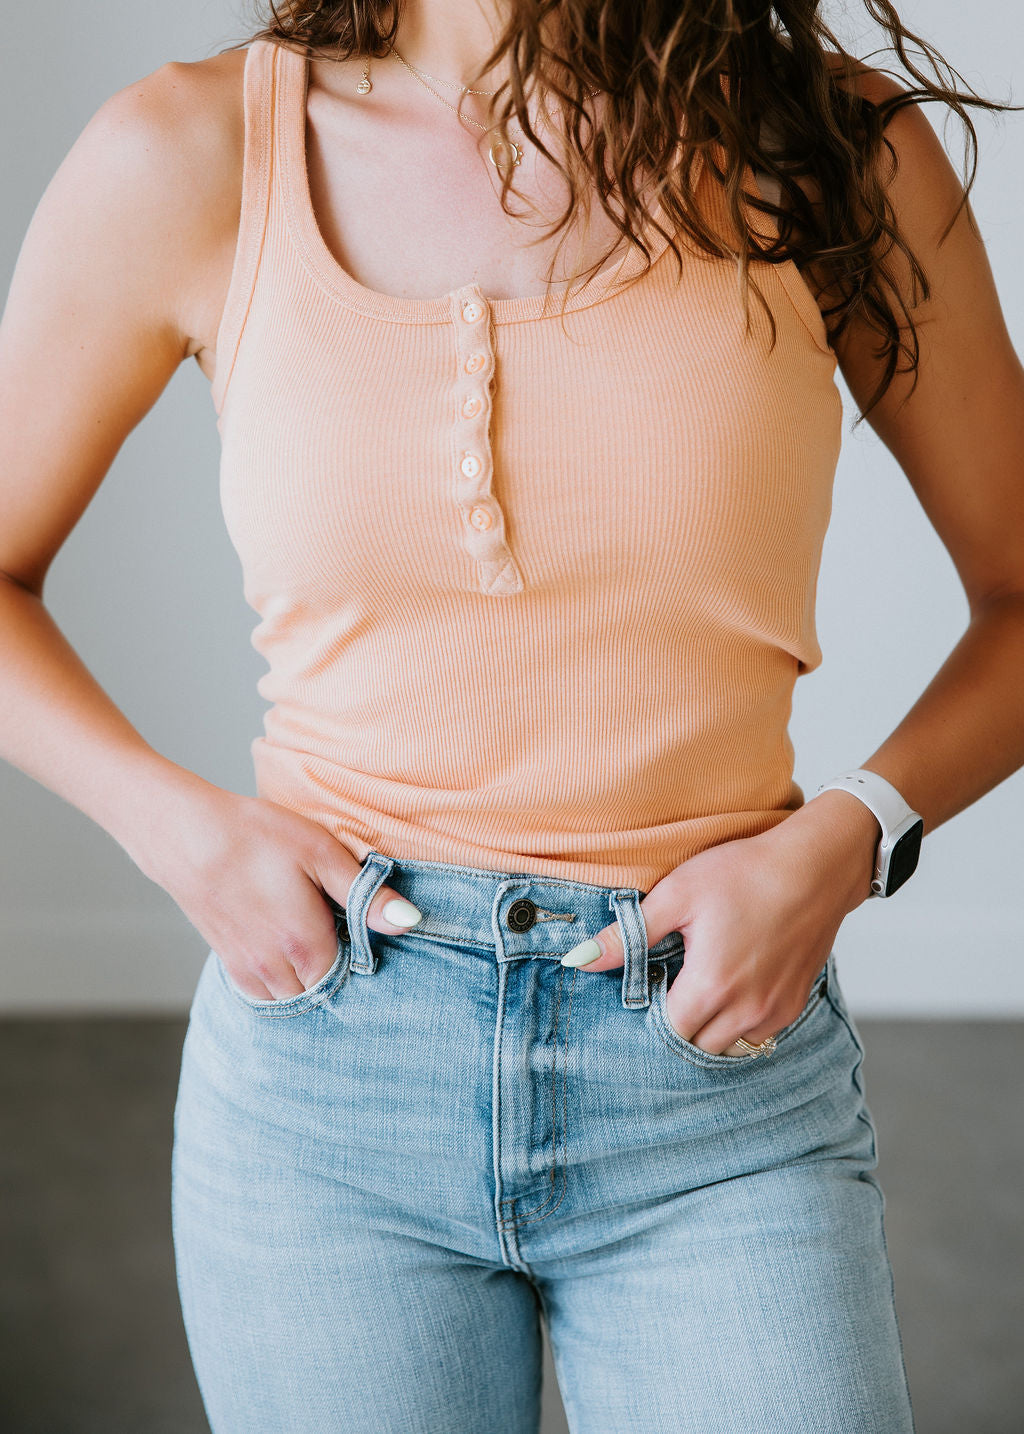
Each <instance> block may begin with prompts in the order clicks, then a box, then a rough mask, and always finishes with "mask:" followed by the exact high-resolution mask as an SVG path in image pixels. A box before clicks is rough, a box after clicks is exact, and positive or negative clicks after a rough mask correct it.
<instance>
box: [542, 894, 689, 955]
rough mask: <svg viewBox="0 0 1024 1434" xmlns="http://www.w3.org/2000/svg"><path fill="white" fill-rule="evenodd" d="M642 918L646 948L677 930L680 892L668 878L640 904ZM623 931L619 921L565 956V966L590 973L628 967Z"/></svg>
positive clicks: (581, 943) (604, 928)
mask: <svg viewBox="0 0 1024 1434" xmlns="http://www.w3.org/2000/svg"><path fill="white" fill-rule="evenodd" d="M639 909H640V917H641V920H642V921H643V923H644V928H645V930H646V932H647V949H648V950H650V948H651V947H652V946H656V945H657V943H658V942H659V941H660V940H661V939H662V937H663V936H667V935H668V933H669V932H670V931H678V930H679V926H680V921H679V912H680V910H681V902H680V897H679V889H678V886H677V885H674V884H673V883H672V882H671V881H670V880H669V878H668V877H665V878H663V879H662V880H661V881H659V882H657V883H655V885H654V886H652V887H651V889H650V891H649V892H648V893H647V895H646V896H645V897H644V898H643V900H642V901H641V902H640V908H639ZM625 960H626V953H625V950H624V948H623V945H622V932H621V929H620V927H619V923H618V922H617V921H613V922H611V924H610V925H608V926H604V927H602V928H601V930H600V931H598V932H596V933H595V934H594V935H593V936H591V937H590V938H589V939H588V940H586V941H581V942H580V943H579V945H578V946H574V947H573V948H572V950H571V951H567V952H566V954H565V955H564V956H563V957H562V965H563V966H581V967H583V968H585V969H586V970H587V971H611V970H613V969H614V968H615V967H616V966H622V965H624V964H625Z"/></svg>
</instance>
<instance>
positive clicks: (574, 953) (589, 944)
mask: <svg viewBox="0 0 1024 1434" xmlns="http://www.w3.org/2000/svg"><path fill="white" fill-rule="evenodd" d="M600 954H601V948H600V946H599V945H598V944H597V942H596V941H594V940H590V941H581V942H580V944H579V945H578V946H574V947H573V948H572V950H571V951H567V952H566V953H565V955H564V956H563V957H562V965H563V966H587V965H589V964H590V962H591V961H596V960H597V958H598V957H599V956H600Z"/></svg>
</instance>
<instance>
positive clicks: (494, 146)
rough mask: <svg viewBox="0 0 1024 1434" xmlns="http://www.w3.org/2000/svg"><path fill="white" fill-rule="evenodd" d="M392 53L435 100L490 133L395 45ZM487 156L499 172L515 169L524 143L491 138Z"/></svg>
mask: <svg viewBox="0 0 1024 1434" xmlns="http://www.w3.org/2000/svg"><path fill="white" fill-rule="evenodd" d="M391 53H392V54H393V55H394V57H395V59H396V60H401V62H402V64H403V65H404V66H405V68H406V69H407V70H408V71H409V73H410V74H412V75H415V76H416V78H417V79H418V80H419V82H420V84H421V85H422V86H423V88H424V89H425V90H428V91H429V92H430V94H432V95H433V96H434V99H435V100H438V101H439V102H440V103H441V104H443V105H444V107H445V109H449V110H451V112H452V114H454V115H457V116H458V118H459V119H460V120H468V121H469V123H470V124H472V125H476V127H477V129H482V130H483V132H484V134H487V133H489V131H490V128H491V126H490V125H486V124H481V123H480V121H479V120H475V119H473V117H472V115H464V114H463V113H462V112H461V111H460V110H458V109H457V108H456V107H455V105H452V104H449V103H448V101H447V100H446V99H445V97H444V95H439V94H438V93H437V91H436V90H435V89H432V88H431V86H430V85H428V84H427V82H426V80H425V79H424V78H423V76H422V75H421V74H420V72H419V71H418V70H414V69H413V67H412V65H410V64H409V62H408V60H403V59H402V56H401V55H400V54H399V53H398V51H397V50H396V49H395V47H394V46H392V47H391ZM363 73H364V78H366V82H367V84H369V79H368V77H367V76H368V66H367V67H366V68H365V69H364V72H363ZM448 83H454V81H448ZM361 84H362V80H361V81H360V85H361ZM356 88H357V89H358V88H359V86H357V87H356ZM459 88H460V89H461V90H463V91H464V92H466V93H469V94H497V90H470V89H469V87H468V86H467V85H460V86H459ZM360 93H361V94H365V93H366V92H365V90H360ZM521 137H522V136H520V138H521ZM487 157H488V159H489V160H490V161H491V163H492V164H493V165H494V167H495V169H496V170H498V172H499V173H503V172H504V171H505V170H507V169H513V168H514V167H515V166H516V165H517V164H518V163H519V162H520V160H521V159H522V157H523V148H522V145H519V144H516V142H515V140H514V139H510V140H503V139H502V138H501V137H500V136H499V137H498V138H496V139H492V140H491V143H490V146H489V148H488V151H487Z"/></svg>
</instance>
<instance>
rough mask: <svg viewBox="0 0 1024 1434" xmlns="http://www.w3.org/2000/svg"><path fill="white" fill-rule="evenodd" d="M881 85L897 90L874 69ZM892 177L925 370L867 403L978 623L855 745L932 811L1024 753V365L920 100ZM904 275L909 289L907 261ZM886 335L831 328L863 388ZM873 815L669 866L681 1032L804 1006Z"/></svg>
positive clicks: (826, 813)
mask: <svg viewBox="0 0 1024 1434" xmlns="http://www.w3.org/2000/svg"><path fill="white" fill-rule="evenodd" d="M861 83H863V84H864V85H865V87H866V89H867V92H868V93H869V97H870V98H872V99H877V98H882V97H884V96H886V95H888V94H891V93H893V82H892V81H891V80H890V79H889V78H888V77H886V76H884V75H881V74H878V73H877V72H867V74H866V75H862V76H861ZM887 133H888V135H889V138H890V140H891V141H892V142H893V144H894V146H895V148H896V150H897V153H898V155H899V159H900V165H899V172H898V174H897V175H896V176H895V177H894V178H893V180H892V181H891V183H890V184H889V193H890V198H891V201H892V204H893V208H894V210H895V212H896V215H897V218H898V220H899V223H900V226H901V228H902V230H903V232H904V234H905V235H906V236H907V240H908V242H909V244H910V247H911V249H912V250H913V251H914V253H915V254H916V255H917V257H918V259H919V261H920V262H921V264H922V266H923V268H924V269H925V272H926V273H927V275H928V277H929V279H930V281H931V285H932V296H931V298H930V299H929V300H928V302H927V303H924V304H919V305H918V306H917V307H916V308H915V309H914V317H915V320H916V322H917V323H918V325H919V329H918V336H919V342H920V351H921V371H920V376H919V379H918V384H917V388H916V390H915V392H914V393H913V395H912V396H911V397H910V398H908V399H907V401H906V402H905V403H903V404H902V406H901V401H902V400H903V399H904V397H905V396H906V394H907V392H908V389H909V380H908V379H907V378H905V377H899V376H898V377H897V379H896V382H895V383H894V385H893V386H892V388H891V389H890V390H889V392H888V394H887V395H886V397H885V399H884V400H883V401H882V402H881V403H880V404H879V405H877V406H876V407H875V409H874V410H873V411H872V413H871V414H870V416H869V417H868V419H867V422H868V423H870V424H871V426H872V427H873V428H874V429H875V431H876V432H877V433H878V434H879V436H880V437H881V438H882V440H883V442H884V443H885V444H886V445H887V446H888V448H889V449H890V451H891V452H892V453H893V455H894V456H895V457H896V459H897V461H898V462H899V464H900V466H901V467H902V469H903V471H904V473H905V474H906V477H907V479H908V481H909V482H910V484H911V485H912V487H913V489H914V491H915V493H916V494H917V496H918V498H919V499H920V501H921V505H922V507H923V509H924V511H925V513H926V515H927V516H928V518H929V519H930V521H931V523H932V524H933V526H934V528H935V530H936V532H937V533H938V535H939V537H940V539H941V540H942V542H943V543H944V544H945V546H946V548H947V550H948V552H949V554H950V557H951V558H952V561H953V563H954V565H955V567H956V570H957V573H958V575H959V577H960V580H961V582H962V584H963V588H964V592H965V595H966V598H967V602H968V608H969V615H970V616H969V622H968V625H967V629H966V631H965V632H964V634H963V635H962V636H961V637H960V639H959V641H958V642H957V643H956V645H955V646H954V647H953V650H952V652H951V653H950V655H949V657H948V658H947V660H946V661H945V663H944V664H943V665H942V667H941V669H940V670H939V672H938V673H937V674H936V676H935V677H934V679H933V680H932V681H931V683H930V684H929V685H928V687H927V689H926V690H925V692H924V693H923V694H922V695H921V697H920V698H919V699H918V701H917V702H916V703H915V704H914V706H913V708H912V709H911V710H910V712H909V713H908V714H907V716H906V717H905V718H904V719H903V721H902V722H901V723H900V724H899V725H898V726H897V727H896V728H895V730H894V731H893V732H892V733H891V735H890V736H889V737H888V738H887V739H886V740H885V742H883V743H882V745H881V746H880V747H879V748H878V749H877V751H875V752H874V753H873V754H871V755H870V756H868V757H867V758H866V759H864V760H862V761H859V762H858V761H857V756H856V754H851V763H850V765H851V766H855V765H859V766H864V767H867V768H869V769H870V770H872V771H875V772H878V773H879V774H880V775H881V776H883V777H886V778H887V779H888V780H889V781H890V782H892V783H893V785H894V786H895V787H896V788H897V789H898V790H899V791H900V792H901V793H902V794H903V796H904V797H905V798H906V800H907V801H908V802H909V803H910V804H911V806H913V807H914V808H915V809H916V810H917V811H918V812H920V814H921V816H922V818H923V819H924V826H925V831H926V832H928V831H931V830H933V829H934V828H935V827H937V826H939V825H940V824H941V823H942V822H944V821H947V820H948V819H949V818H950V817H951V816H954V815H955V814H956V813H957V812H960V811H962V810H963V809H964V808H965V807H967V806H969V805H970V804H971V803H972V802H975V801H977V800H978V798H979V797H981V796H983V795H984V794H985V793H986V792H988V791H990V790H991V789H992V788H993V787H995V786H996V785H997V784H998V783H999V782H1001V781H1004V780H1005V779H1006V778H1007V777H1009V776H1011V775H1012V774H1013V773H1014V772H1016V771H1017V770H1018V769H1019V768H1020V767H1021V765H1022V764H1024V459H1022V456H1021V455H1022V454H1024V368H1022V366H1021V363H1020V360H1019V359H1018V357H1017V355H1016V353H1015V352H1014V349H1013V346H1012V344H1011V342H1010V338H1009V335H1008V333H1007V328H1006V323H1005V320H1004V317H1003V314H1002V310H1001V306H1000V302H999V297H998V295H997V292H996V288H995V283H994V281H993V277H992V272H991V269H990V267H989V263H988V258H987V255H986V252H985V247H984V244H983V243H982V241H981V239H980V238H979V237H978V235H977V233H976V232H975V230H974V228H973V227H972V225H971V223H970V222H969V219H968V213H967V211H966V209H965V210H964V211H963V212H962V213H961V214H960V216H959V217H958V219H957V221H956V223H955V224H954V226H953V228H952V229H951V231H950V234H949V236H948V238H947V239H946V241H945V243H943V244H942V245H941V246H940V245H939V242H938V241H939V237H940V235H941V233H942V231H943V229H944V228H945V227H946V225H947V223H948V222H949V220H950V219H951V217H952V215H953V212H954V210H955V208H956V206H957V203H958V201H959V199H960V197H961V195H962V192H963V191H962V186H961V184H960V181H959V179H958V176H957V175H956V172H955V171H954V169H953V166H952V165H951V163H950V161H949V159H948V157H947V156H946V153H945V151H944V149H943V148H942V145H941V143H940V141H939V140H938V138H937V136H936V134H935V132H934V130H933V129H932V127H931V125H930V123H929V122H928V119H927V118H926V116H925V115H924V114H923V113H922V112H921V110H920V109H919V108H918V107H916V106H909V107H906V108H904V109H903V110H901V111H899V112H898V114H897V115H896V116H895V117H894V118H893V119H892V121H891V123H890V125H889V127H888V131H887ZM897 282H898V283H899V284H900V288H901V291H902V292H903V293H904V294H905V295H906V299H907V303H908V305H909V304H910V301H911V297H912V296H911V291H910V287H909V279H908V276H907V273H906V267H905V264H904V268H903V272H902V273H900V274H897ZM876 344H877V336H876V335H875V334H874V333H873V332H872V331H870V330H868V329H866V328H865V327H864V326H863V325H855V326H852V327H851V328H850V330H849V331H848V332H847V333H846V334H845V335H844V337H843V339H842V340H841V341H840V342H839V343H838V345H837V350H836V351H837V357H838V359H839V363H840V367H841V369H842V371H843V374H844V376H845V378H846V379H847V382H848V383H849V386H850V390H851V392H852V394H853V396H854V398H855V399H856V400H857V401H858V402H859V403H861V404H864V405H866V403H867V400H868V397H869V396H870V394H871V393H872V392H873V390H874V387H875V384H876V381H877V378H878V370H877V367H876V365H877V359H876V358H875V356H874V354H873V349H874V347H875V346H876ZM878 836H879V828H878V824H877V822H876V821H875V819H874V817H873V816H872V815H871V813H870V812H869V811H868V810H867V808H866V807H864V806H863V804H862V803H861V802H859V801H858V800H857V798H856V797H853V796H851V795H850V794H849V793H847V792H842V791H828V792H823V793H822V794H821V795H820V796H815V797H813V798H812V799H811V800H810V801H808V802H806V803H805V804H804V805H803V806H802V807H801V808H800V809H799V810H798V811H795V812H793V813H792V815H791V816H789V817H787V819H786V820H785V821H784V822H780V823H779V824H778V825H777V826H775V827H773V828H772V829H771V830H770V831H768V832H766V833H764V834H763V835H760V836H757V837H753V838H747V839H745V840H742V841H737V842H728V843H723V844H722V845H720V846H718V847H713V848H711V849H709V850H708V851H704V852H701V853H699V854H698V855H697V856H695V857H692V858H691V859H690V860H689V861H687V862H684V863H683V864H682V865H681V866H679V867H677V868H676V869H675V871H673V872H670V873H669V874H668V876H666V877H665V878H663V880H662V881H660V882H659V883H657V885H656V886H655V887H653V888H652V890H651V891H650V892H649V893H648V894H647V896H646V897H645V899H644V901H643V903H642V905H643V910H644V918H645V921H646V923H647V928H648V937H649V939H650V940H651V941H652V942H653V941H658V940H660V939H661V938H662V937H663V936H664V935H665V934H666V933H667V932H669V931H671V930H678V931H681V932H682V934H683V935H684V937H685V940H686V949H687V955H688V961H687V966H686V967H685V968H684V970H683V972H681V973H680V975H679V976H678V977H677V978H676V980H675V981H674V982H673V985H672V988H671V990H670V991H669V992H668V997H667V999H668V1008H669V1010H670V1011H671V1014H672V1020H673V1024H674V1026H675V1028H676V1030H677V1031H678V1033H679V1034H680V1035H681V1036H683V1037H684V1038H685V1039H687V1040H689V1041H691V1042H692V1043H693V1044H695V1045H697V1046H699V1047H700V1048H701V1049H703V1050H705V1051H714V1052H718V1053H722V1052H728V1053H729V1054H736V1053H737V1052H736V1051H735V1048H734V1047H732V1045H731V1043H732V1042H734V1041H735V1039H736V1037H737V1036H738V1035H741V1036H743V1037H744V1038H745V1039H746V1040H748V1041H750V1042H752V1043H753V1044H757V1043H758V1042H760V1041H762V1040H764V1039H765V1037H767V1036H769V1035H772V1034H774V1033H775V1032H776V1031H778V1030H780V1029H781V1028H782V1027H784V1026H786V1025H788V1024H789V1023H790V1022H791V1021H793V1020H794V1019H795V1018H796V1017H797V1016H798V1015H799V1013H800V1011H801V1009H802V1007H803V1005H804V1002H805V1000H806V999H807V995H808V992H809V990H810V987H811V984H812V982H813V980H814V977H815V975H816V974H817V972H818V971H819V970H820V968H821V966H822V964H823V962H824V961H825V959H826V957H827V956H828V954H829V951H830V949H831V947H832V943H833V941H834V939H835V936H836V933H837V931H838V929H839V926H840V924H841V923H842V921H843V919H844V917H845V916H846V915H847V914H848V913H849V912H850V911H852V910H854V909H855V908H856V907H857V906H859V905H860V904H861V903H862V902H863V901H864V900H865V899H866V898H867V897H868V894H869V888H870V879H871V872H872V865H873V862H872V858H873V853H874V849H875V845H876V843H877V841H878ZM595 939H596V940H597V941H598V944H599V946H600V947H601V950H602V956H601V957H600V958H599V959H596V960H594V961H593V962H592V963H590V964H588V966H587V967H586V969H588V970H592V971H600V970H606V969H608V968H609V967H614V966H618V965H621V964H622V946H621V940H620V938H619V936H618V933H617V930H616V928H615V927H614V926H611V927H607V928H605V929H604V930H602V931H600V932H598V933H596V937H595Z"/></svg>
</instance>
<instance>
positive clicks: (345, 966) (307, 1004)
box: [218, 940, 351, 1020]
mask: <svg viewBox="0 0 1024 1434" xmlns="http://www.w3.org/2000/svg"><path fill="white" fill-rule="evenodd" d="M350 955H351V950H350V947H349V944H348V942H343V941H340V940H339V942H338V954H337V956H336V957H335V958H334V963H333V964H335V965H337V966H338V969H337V971H336V972H335V975H334V979H333V980H332V981H331V983H330V985H329V986H325V987H324V989H323V990H322V991H318V992H317V994H316V995H315V996H313V997H311V998H309V999H307V998H308V997H309V992H308V991H303V992H302V994H301V995H296V996H288V997H286V998H285V1001H282V1002H281V1003H280V1008H276V1007H275V1006H274V1005H267V1006H260V1005H257V1004H256V1003H255V1002H254V1001H253V1002H251V1001H250V1000H249V998H248V997H247V996H245V995H244V994H243V993H242V992H241V991H239V990H238V988H237V987H236V986H235V985H234V984H233V982H232V981H231V980H230V979H229V977H228V974H227V972H226V971H225V969H224V966H223V963H222V962H219V961H218V969H219V971H220V978H221V982H222V984H223V985H224V987H225V988H226V989H227V990H228V991H229V992H230V993H231V995H232V996H234V998H235V1000H236V1001H238V1003H239V1004H240V1005H241V1006H244V1008H245V1009H246V1010H247V1011H251V1012H252V1014H253V1015H254V1016H260V1017H262V1018H263V1019H264V1020H267V1019H269V1020H285V1019H286V1018H288V1017H289V1016H305V1015H308V1013H309V1012H310V1011H315V1010H318V1009H319V1007H320V1006H322V1005H323V1004H324V1002H325V1001H327V1000H328V999H329V998H330V997H331V996H333V995H334V993H335V991H337V989H338V987H339V986H341V985H342V983H343V982H344V981H345V980H346V979H347V978H348V974H349V962H348V960H347V959H346V958H347V957H348V956H350ZM339 963H340V964H339ZM326 975H327V972H324V976H323V977H321V980H323V979H324V978H325V977H326ZM317 984H319V982H318V983H317ZM292 1001H295V1002H296V1004H295V1005H294V1006H293V1005H291V1002H292ZM286 1002H287V1007H286V1008H285V1003H286Z"/></svg>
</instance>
